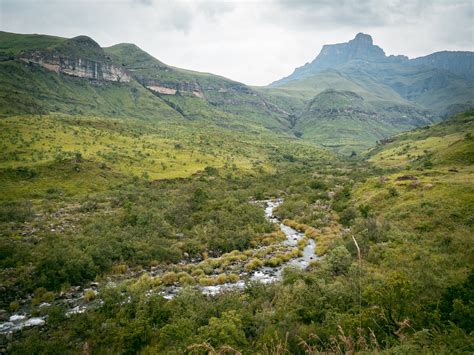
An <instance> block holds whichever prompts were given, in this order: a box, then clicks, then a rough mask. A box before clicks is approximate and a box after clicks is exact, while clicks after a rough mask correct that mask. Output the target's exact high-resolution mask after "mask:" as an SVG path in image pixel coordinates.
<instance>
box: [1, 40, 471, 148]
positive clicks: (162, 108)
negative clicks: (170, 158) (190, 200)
mask: <svg viewBox="0 0 474 355" xmlns="http://www.w3.org/2000/svg"><path fill="white" fill-rule="evenodd" d="M473 63H474V53H473V52H447V51H444V52H437V53H433V54H430V55H428V56H425V57H419V58H415V59H408V58H407V57H405V56H386V55H385V52H384V51H383V50H382V49H381V48H380V47H378V46H377V45H374V43H373V40H372V37H371V36H369V35H367V34H363V33H359V34H357V35H356V36H355V38H354V39H352V40H350V41H349V42H347V43H340V44H332V45H325V46H323V48H322V50H321V52H320V53H319V55H318V56H317V57H316V58H315V59H314V60H313V61H312V62H311V63H307V64H305V65H304V66H302V67H300V68H297V69H295V71H294V72H293V73H292V74H291V75H289V76H287V77H285V78H282V79H280V80H278V81H275V82H273V83H272V84H270V85H269V86H267V87H251V86H247V85H245V84H242V83H239V82H236V81H233V80H230V79H226V78H224V77H221V76H218V75H213V74H207V73H200V72H195V71H190V70H184V69H180V68H176V67H173V66H170V65H167V64H164V63H162V62H161V61H159V60H158V59H156V58H154V57H153V56H151V55H150V54H148V53H146V52H145V51H143V50H141V49H140V48H138V47H137V46H136V45H134V44H126V43H122V44H117V45H114V46H112V47H107V48H101V47H100V46H99V44H97V43H96V42H95V41H94V40H93V39H91V38H89V37H86V36H78V37H75V38H71V39H66V38H60V37H53V36H46V35H22V34H14V33H8V32H0V115H2V116H11V115H19V114H46V113H52V112H60V113H68V114H83V115H97V116H102V117H122V118H134V119H142V120H150V121H162V120H174V121H179V122H187V121H193V120H202V121H210V122H213V123H215V124H218V125H221V126H223V127H240V126H244V127H247V128H250V127H260V128H264V129H267V130H270V131H274V132H280V133H284V134H289V135H290V136H296V137H298V138H299V139H303V140H308V141H312V142H314V143H317V144H320V145H323V146H326V147H329V148H331V149H333V150H334V151H336V152H339V153H342V154H351V152H354V151H355V152H359V151H362V150H365V149H367V148H369V147H371V146H373V145H374V144H375V143H376V142H377V141H379V140H382V139H384V138H386V137H387V136H390V135H392V134H395V133H398V132H401V131H405V130H409V129H411V128H413V127H419V126H425V125H428V124H431V123H433V122H436V121H440V120H442V119H444V118H445V117H447V116H448V115H451V114H453V113H456V112H460V111H463V110H466V109H469V108H471V107H473V106H474V71H473Z"/></svg>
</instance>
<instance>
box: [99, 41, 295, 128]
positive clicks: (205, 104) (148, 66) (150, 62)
mask: <svg viewBox="0 0 474 355" xmlns="http://www.w3.org/2000/svg"><path fill="white" fill-rule="evenodd" d="M105 51H106V53H107V54H108V55H110V56H111V58H112V59H113V60H114V62H116V63H120V64H122V65H123V66H124V67H125V68H127V69H129V70H130V72H131V73H132V75H133V76H134V77H135V78H136V79H137V80H138V81H139V82H140V83H143V84H144V85H146V84H147V83H148V82H154V83H157V84H160V85H162V86H165V87H171V88H178V89H179V91H180V93H181V94H182V95H181V97H177V95H162V97H163V98H164V99H166V100H170V101H172V102H174V103H175V104H177V105H178V107H180V108H181V107H182V106H186V112H188V113H190V114H191V115H194V116H195V114H194V113H193V111H194V108H195V107H196V110H199V111H201V112H202V113H203V114H204V116H206V115H207V116H209V113H211V114H213V112H214V111H215V110H216V108H217V109H219V110H220V111H224V112H226V113H231V114H234V115H236V116H237V119H238V120H239V121H246V122H249V123H252V122H254V123H258V124H262V125H264V126H265V127H268V128H271V129H276V130H285V129H287V128H288V126H289V122H288V121H287V115H286V114H285V113H284V112H282V111H280V110H279V109H278V107H277V106H276V105H271V103H269V102H267V101H266V100H265V99H264V98H263V97H261V96H260V95H258V94H257V93H255V92H254V91H253V90H252V89H251V88H249V87H247V86H246V85H244V84H241V83H238V82H235V81H232V80H229V79H226V78H223V77H221V76H218V75H213V74H208V73H200V72H195V71H190V70H185V69H179V68H175V67H172V66H168V65H166V64H164V63H162V62H160V61H159V60H157V59H156V58H154V57H152V56H151V55H149V54H148V53H146V52H144V51H142V50H141V49H140V48H138V47H137V46H135V45H133V44H117V45H115V46H112V47H108V48H105ZM182 88H185V89H187V90H190V88H196V89H198V90H201V91H202V94H203V98H202V99H201V101H198V100H196V99H195V97H193V96H192V95H189V94H188V95H186V94H185V93H183V89H182Z"/></svg>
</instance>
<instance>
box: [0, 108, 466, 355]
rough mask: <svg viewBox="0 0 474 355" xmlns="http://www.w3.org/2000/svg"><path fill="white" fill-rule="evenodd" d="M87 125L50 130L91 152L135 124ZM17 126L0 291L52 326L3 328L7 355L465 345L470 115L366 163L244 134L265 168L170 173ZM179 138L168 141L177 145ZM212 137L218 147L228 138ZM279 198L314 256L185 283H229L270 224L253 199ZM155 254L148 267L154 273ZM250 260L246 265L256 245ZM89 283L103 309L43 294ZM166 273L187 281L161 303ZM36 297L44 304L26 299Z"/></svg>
mask: <svg viewBox="0 0 474 355" xmlns="http://www.w3.org/2000/svg"><path fill="white" fill-rule="evenodd" d="M24 119H27V118H25V117H22V118H17V119H16V120H17V124H18V125H19V124H20V123H21V122H22V120H24ZM49 119H51V120H52V121H51V122H55V121H54V119H55V118H54V117H51V118H49ZM83 120H85V121H82V120H80V119H78V118H75V119H74V120H69V119H66V118H64V117H63V118H61V120H60V122H61V125H60V126H56V125H57V124H58V123H56V124H53V123H49V124H48V125H49V127H50V129H53V128H55V127H57V128H55V129H61V130H63V132H64V133H63V134H64V135H65V137H67V139H68V140H70V141H71V144H72V143H73V142H74V140H73V138H74V136H79V137H85V135H86V134H92V135H94V134H95V135H97V137H100V139H97V138H96V139H95V140H94V144H98V145H104V146H103V147H101V149H105V147H106V146H107V145H110V144H109V143H106V142H108V140H106V139H104V137H107V136H109V135H110V136H112V135H114V134H118V135H120V137H121V139H126V137H127V136H129V135H133V132H134V130H133V129H131V128H130V126H129V123H127V124H125V123H123V125H122V124H121V125H118V126H117V125H105V123H104V122H103V121H101V120H99V119H86V118H83ZM13 122H14V120H11V121H9V122H8V127H9V129H11V130H13V129H15V130H17V131H16V132H17V134H11V132H8V133H7V134H8V136H11V137H15V136H16V137H17V138H16V139H18V141H19V142H22V144H23V145H25V147H23V150H24V151H23V153H22V154H23V155H22V154H20V153H19V152H17V154H16V155H15V154H14V153H12V152H11V148H10V149H6V153H5V155H4V161H5V163H4V166H3V168H2V181H3V182H4V184H7V186H18V189H13V188H6V190H5V192H8V194H5V195H4V196H5V197H4V199H3V201H2V207H1V223H2V234H3V236H2V247H1V248H0V249H1V250H2V258H1V263H2V284H3V285H4V288H3V293H2V304H3V307H5V308H7V309H10V310H11V311H14V310H16V309H19V308H20V309H25V307H31V309H32V310H33V313H36V314H40V315H41V314H43V315H47V316H48V318H47V320H48V321H47V325H46V326H45V327H41V328H31V329H25V330H22V331H21V332H17V333H15V334H14V337H13V340H12V341H10V342H8V346H7V349H8V351H9V352H12V353H69V352H72V353H75V352H81V351H86V352H92V353H103V352H126V353H135V352H137V351H141V352H143V353H180V352H186V351H187V352H197V353H200V352H203V353H204V352H211V353H219V352H230V353H232V352H236V351H240V352H244V353H248V352H255V351H258V352H262V353H275V352H277V353H283V352H285V351H286V352H288V351H289V352H295V353H303V352H309V353H317V352H346V351H362V352H366V351H369V352H371V351H374V352H376V351H384V350H387V351H389V352H397V353H398V352H401V353H413V352H421V351H432V352H437V353H440V352H441V353H443V352H444V353H450V352H466V353H468V352H471V351H473V350H474V344H473V341H472V339H473V338H472V331H473V330H474V328H473V324H472V302H473V299H472V295H473V287H474V286H473V282H474V276H473V274H472V271H471V270H470V268H469V265H472V263H473V261H474V260H472V253H471V252H470V251H471V250H472V248H473V242H474V241H473V239H472V235H473V234H472V232H473V230H472V229H473V223H472V222H473V221H472V211H473V210H474V209H473V203H472V201H473V200H474V199H473V195H474V191H473V188H472V180H471V179H472V161H471V159H472V157H471V154H469V152H472V137H471V135H472V134H473V133H474V132H473V126H472V124H473V122H474V121H473V116H472V113H466V114H464V115H459V116H457V117H454V118H453V119H451V120H449V121H447V122H446V123H443V124H440V125H436V126H433V127H432V128H426V129H423V130H419V131H416V132H413V133H406V134H403V135H401V136H399V137H395V138H394V139H393V140H392V141H391V142H389V143H386V144H385V145H383V146H379V147H377V148H375V149H374V151H373V152H371V153H370V160H369V163H365V162H363V161H360V160H355V158H353V159H352V160H346V161H341V160H335V159H334V158H333V157H332V156H331V155H329V154H327V153H324V152H323V151H321V150H318V149H317V148H315V147H310V146H305V145H301V144H299V143H297V142H293V143H291V142H290V141H288V142H285V144H284V145H281V146H279V145H278V144H277V143H276V142H277V140H275V142H272V143H271V144H269V143H270V142H267V143H265V144H263V145H259V143H258V142H259V140H258V139H255V140H254V141H253V143H252V142H251V141H249V142H248V144H247V149H249V151H247V152H257V151H258V150H261V152H265V153H266V154H265V155H261V157H264V158H262V159H264V160H262V161H261V162H260V163H259V164H260V168H258V166H253V167H251V168H249V167H247V168H246V167H245V165H243V166H240V167H239V166H237V165H235V166H232V165H229V164H227V165H225V164H221V165H216V167H213V166H211V165H207V168H205V169H204V170H202V171H201V172H199V173H195V174H193V171H188V173H187V176H188V177H186V178H182V179H174V180H173V179H172V180H156V179H154V178H150V177H149V176H148V177H147V176H143V174H139V173H137V171H138V170H139V169H143V170H145V169H146V166H145V165H144V164H143V163H139V164H138V165H137V166H136V167H135V168H134V170H133V171H134V172H135V177H133V175H132V174H130V171H131V170H127V169H122V168H121V167H122V164H123V163H124V161H125V160H124V159H125V158H124V157H123V156H121V155H119V156H118V157H116V159H117V161H116V162H115V163H113V162H110V163H109V162H108V161H107V159H106V158H104V156H103V155H100V154H97V155H90V150H91V147H90V146H88V145H86V144H85V145H82V146H78V147H77V148H74V149H73V150H72V151H73V152H77V153H75V154H70V155H67V154H66V155H63V156H62V158H61V159H60V160H57V159H56V158H54V155H51V156H49V155H48V153H46V152H44V153H43V158H42V159H38V158H35V157H37V155H38V148H37V147H38V146H44V144H43V143H41V142H42V134H45V132H46V131H42V130H41V129H39V130H38V131H37V132H36V136H35V137H34V138H32V137H29V136H28V135H27V134H26V133H25V132H23V131H22V130H21V129H20V126H15V125H13V124H12V123H13ZM45 122H48V121H45ZM81 122H82V123H81ZM86 123H87V124H86ZM70 125H72V126H70ZM15 127H16V128H15ZM137 127H140V124H138V126H137ZM121 128H124V129H123V130H122V129H121ZM135 129H138V128H135ZM69 130H71V131H70V132H69ZM95 130H100V132H101V134H99V133H97V132H96V131H95ZM94 132H95V133H94ZM104 132H108V133H107V134H106V133H104ZM184 132H185V131H184ZM223 132H225V131H222V132H221V133H223ZM452 135H454V136H453V137H451V136H452ZM55 136H58V135H55ZM122 136H123V137H122ZM436 137H442V138H446V137H451V138H446V139H449V142H450V143H447V146H445V145H444V144H445V140H443V139H442V140H439V141H438V140H437V139H436ZM267 138H268V137H267ZM56 139H58V138H56ZM130 139H131V138H130ZM168 139H169V137H168ZM175 139H178V137H175ZM249 139H250V138H249ZM53 142H54V141H50V142H49V143H50V144H51V145H52V146H54V143H53ZM86 142H87V140H86ZM5 144H7V145H8V142H7V143H5ZM127 144H130V143H127ZM176 144H178V143H176V142H175V141H174V140H173V145H172V148H170V149H177V150H178V151H179V150H180V149H183V148H178V147H177V146H176V147H175V145H176ZM208 144H210V145H211V147H212V149H211V151H212V150H213V149H215V152H216V154H215V155H216V156H217V158H218V159H219V158H222V155H224V152H225V149H230V148H229V147H227V148H226V146H225V145H219V144H217V145H216V146H214V145H213V144H216V142H214V141H213V140H211V141H209V142H207V143H203V145H204V146H208ZM407 144H408V145H409V148H408V149H407V148H405V147H406V145H407ZM438 144H443V145H442V146H439V145H438ZM267 145H268V146H267ZM428 145H429V146H428ZM131 146H133V145H131ZM198 147H199V144H196V148H195V149H196V151H198V150H199V149H198ZM217 147H221V149H222V150H218V148H217ZM259 147H260V148H259ZM420 147H421V148H422V149H423V151H422V152H423V154H421V153H420V152H421V151H420ZM234 148H235V146H234ZM45 150H47V149H45ZM8 152H10V153H11V154H10V153H8ZM218 152H220V153H218ZM243 152H245V151H239V152H235V153H234V154H244V153H243ZM226 154H231V152H226ZM414 155H415V156H417V159H416V160H413V159H408V160H403V159H405V157H406V156H409V157H410V158H411V157H412V156H414ZM15 156H18V159H16V158H14V157H15ZM237 157H238V156H237ZM236 160H237V161H239V159H236ZM428 161H429V163H427V162H428ZM103 165H106V166H107V168H104V166H103ZM265 167H266V168H265ZM62 174H64V175H62ZM191 174H193V175H191ZM52 176H58V180H57V182H56V183H54V184H52V183H51V180H50V179H51V178H52ZM60 176H67V179H63V178H59V177H60ZM102 176H103V177H102ZM158 176H159V175H158ZM183 176H186V174H184V175H183ZM98 177H102V179H103V180H105V182H100V180H98ZM88 180H92V183H91V182H88ZM8 184H10V185H8ZM328 192H329V193H328ZM274 197H284V198H285V200H284V202H283V204H282V205H281V206H280V207H279V209H278V211H277V213H278V215H279V216H280V217H281V218H282V219H285V220H286V222H285V223H288V224H290V225H292V226H294V227H295V228H297V229H300V230H303V231H306V234H307V235H308V236H312V237H314V238H315V239H316V241H317V244H318V248H317V253H318V254H320V255H324V258H323V259H321V260H320V261H319V262H315V263H313V264H312V266H311V268H310V269H309V270H307V271H301V270H297V269H291V268H288V269H286V270H285V272H284V277H283V280H282V282H280V283H276V284H271V285H263V284H259V283H252V282H250V283H248V284H247V285H246V287H245V289H244V290H243V291H229V292H226V293H222V294H219V295H216V296H205V295H203V294H202V293H201V292H200V291H199V290H198V289H194V288H193V287H192V285H193V284H194V283H195V282H198V283H201V284H208V282H211V280H213V279H212V278H213V277H214V276H213V275H226V278H224V280H226V281H229V280H230V279H232V277H230V276H229V275H232V271H231V270H230V269H229V268H226V266H225V265H227V264H228V262H229V260H232V258H235V259H238V258H241V257H242V258H245V257H246V256H245V255H246V254H245V253H246V252H247V251H249V250H251V249H252V248H253V247H254V246H255V245H260V243H262V240H263V239H262V237H261V236H265V235H270V234H271V233H273V232H274V227H273V226H272V225H271V224H270V223H269V222H267V221H266V220H265V219H264V217H263V210H262V208H261V207H259V206H257V205H254V204H252V203H249V202H251V201H252V200H259V199H263V198H274ZM328 208H329V210H328ZM348 227H350V229H347V228H348ZM352 237H354V239H355V241H356V242H357V245H356V244H355V242H354V239H353V238H352ZM270 243H271V242H270ZM357 247H358V248H359V249H360V255H359V254H358V250H357ZM229 252H231V253H229ZM226 253H227V254H226ZM221 255H223V256H222V258H218V257H219V256H221ZM249 255H250V254H249ZM216 257H217V258H216ZM213 258H214V259H213ZM206 259H207V260H209V261H210V263H207V264H206V263H203V261H204V262H205V261H206ZM183 260H184V264H183V263H182V262H181V261H183ZM213 260H214V261H213ZM196 262H197V263H198V264H196ZM187 263H189V266H186V264H187ZM193 263H194V264H193ZM254 264H255V265H254ZM193 265H197V266H193ZM156 267H158V268H159V269H162V270H163V272H162V273H161V276H150V274H148V273H147V271H150V270H151V269H153V268H156ZM246 267H248V268H253V267H259V264H258V262H257V261H256V258H254V259H252V260H251V262H248V266H246ZM214 268H216V269H214ZM234 275H235V274H234ZM235 276H237V275H235ZM107 280H115V283H110V282H107ZM216 280H217V279H216ZM91 281H98V282H99V283H100V285H101V287H100V290H99V297H100V299H101V300H102V301H103V304H102V305H100V306H99V304H97V305H96V306H94V307H91V308H89V310H87V311H86V312H85V313H83V314H76V315H69V316H66V315H65V311H66V309H65V308H64V305H63V304H62V303H57V302H55V301H54V300H55V299H56V298H57V297H59V295H60V294H61V292H67V291H68V289H69V288H70V287H71V286H74V285H81V284H85V285H87V284H88V283H89V282H91ZM212 282H214V281H212ZM216 282H219V281H216ZM174 283H178V284H181V285H189V286H188V288H184V289H183V290H182V291H181V292H180V293H179V295H178V296H176V297H175V298H173V299H172V300H166V299H164V298H163V297H162V296H161V295H160V290H162V288H163V287H165V286H166V285H169V284H174ZM28 294H31V295H32V296H33V298H32V301H30V302H29V303H28V302H27V303H26V304H25V303H23V301H21V300H22V299H24V298H25V297H26V295H28ZM96 297H97V296H96V295H95V294H93V293H92V294H91V293H89V294H87V293H86V295H84V298H85V299H86V298H87V300H88V302H94V301H93V299H94V298H96ZM46 301H47V302H49V303H50V304H51V306H49V307H44V308H38V306H37V305H38V304H39V303H41V302H46Z"/></svg>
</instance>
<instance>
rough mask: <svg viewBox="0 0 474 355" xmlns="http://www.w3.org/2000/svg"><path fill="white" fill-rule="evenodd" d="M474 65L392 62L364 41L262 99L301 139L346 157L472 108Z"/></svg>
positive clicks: (437, 60)
mask: <svg viewBox="0 0 474 355" xmlns="http://www.w3.org/2000/svg"><path fill="white" fill-rule="evenodd" d="M473 58H474V57H473V53H471V52H440V53H434V54H432V55H430V56H426V57H420V58H416V59H412V60H410V59H408V57H406V56H386V55H385V52H384V51H383V49H381V48H380V47H378V46H377V45H374V43H373V40H372V37H371V36H369V35H367V34H363V33H359V34H357V35H356V36H355V38H354V39H352V40H350V41H349V42H347V43H339V44H333V45H325V46H323V48H322V50H321V52H320V53H319V55H318V56H317V57H316V58H315V59H314V60H313V61H312V62H311V63H307V64H305V65H304V66H303V67H300V68H297V69H295V71H294V72H293V73H292V74H291V75H289V76H287V77H285V78H282V79H280V80H278V81H275V82H273V83H272V84H270V85H269V86H268V87H266V88H262V89H261V91H262V92H263V93H266V95H268V96H270V97H273V98H274V100H275V101H276V102H280V103H281V105H283V106H284V108H285V109H286V110H287V111H289V112H291V113H292V115H293V116H292V117H293V122H294V127H293V129H294V131H295V132H296V133H297V134H298V135H299V136H300V137H302V138H303V139H307V140H311V141H313V142H319V143H321V144H323V145H325V146H328V147H331V148H333V149H335V150H336V151H339V152H341V153H344V154H348V153H351V151H352V150H355V151H361V150H364V149H366V148H368V147H370V146H371V145H373V144H374V143H375V142H376V141H377V140H380V139H382V138H383V137H387V136H390V135H393V134H395V133H398V132H401V131H404V130H407V129H411V128H414V127H418V126H424V125H427V124H430V123H433V122H436V121H439V120H441V119H442V118H444V117H447V116H449V115H452V114H454V113H456V112H460V111H463V110H467V109H469V108H471V107H474V81H473V80H472V76H473Z"/></svg>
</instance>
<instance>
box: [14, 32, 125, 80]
mask: <svg viewBox="0 0 474 355" xmlns="http://www.w3.org/2000/svg"><path fill="white" fill-rule="evenodd" d="M20 60H22V61H23V62H26V63H32V64H37V65H40V66H41V67H43V68H45V69H47V70H50V71H54V72H56V73H61V74H65V75H70V76H75V77H79V78H86V79H94V80H105V81H115V82H129V81H130V80H131V76H130V75H129V74H128V72H127V71H126V70H125V69H123V68H121V67H119V66H116V65H114V64H112V62H111V60H110V59H109V58H107V57H106V55H105V54H104V51H103V49H102V48H101V47H100V46H99V45H98V44H97V43H96V42H95V41H93V40H92V39H90V38H89V37H85V36H79V37H75V38H72V39H70V40H67V41H65V42H64V43H62V44H61V45H59V46H56V47H52V48H47V49H41V50H33V51H27V52H23V53H22V54H21V55H20Z"/></svg>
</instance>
